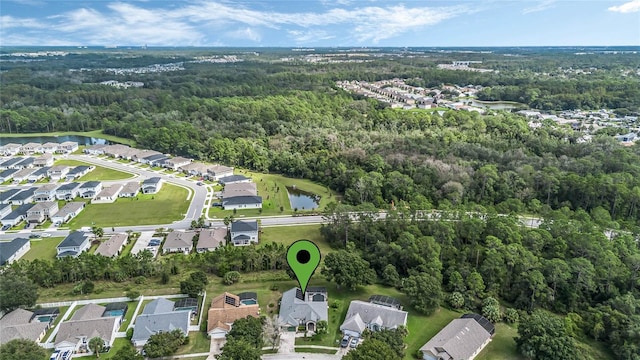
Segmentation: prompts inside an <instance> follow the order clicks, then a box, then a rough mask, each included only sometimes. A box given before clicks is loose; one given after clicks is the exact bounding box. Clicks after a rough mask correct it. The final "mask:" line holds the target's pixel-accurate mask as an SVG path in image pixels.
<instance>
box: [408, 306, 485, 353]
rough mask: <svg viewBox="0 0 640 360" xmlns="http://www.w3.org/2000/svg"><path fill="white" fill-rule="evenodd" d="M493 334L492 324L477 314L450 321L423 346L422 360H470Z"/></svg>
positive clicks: (421, 349)
mask: <svg viewBox="0 0 640 360" xmlns="http://www.w3.org/2000/svg"><path fill="white" fill-rule="evenodd" d="M494 332H495V328H494V326H493V324H491V323H490V322H489V321H488V320H487V319H485V318H484V317H482V316H480V315H477V314H466V315H463V316H462V318H460V319H454V320H452V321H451V322H450V323H449V324H447V326H445V327H444V328H443V329H442V330H440V332H439V333H437V334H436V335H435V336H434V337H432V338H431V340H429V341H428V342H427V343H426V344H424V345H423V346H422V347H421V348H420V351H421V352H422V358H423V359H424V360H472V359H474V358H475V357H476V356H478V354H479V353H480V351H482V349H484V348H485V346H487V344H489V342H490V341H491V337H492V336H493V334H494Z"/></svg>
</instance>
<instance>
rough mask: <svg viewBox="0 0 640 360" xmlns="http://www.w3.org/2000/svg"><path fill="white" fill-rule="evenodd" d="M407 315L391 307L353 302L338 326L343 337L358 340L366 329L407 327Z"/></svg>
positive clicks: (358, 301)
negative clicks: (352, 337)
mask: <svg viewBox="0 0 640 360" xmlns="http://www.w3.org/2000/svg"><path fill="white" fill-rule="evenodd" d="M407 315H408V313H407V312H406V311H402V310H398V309H395V308H393V307H389V306H384V305H378V304H372V303H370V302H365V301H360V300H354V301H352V302H351V304H349V310H347V316H346V317H345V320H344V322H343V323H342V325H340V330H341V331H342V333H343V334H344V335H348V336H354V337H358V338H359V337H360V336H361V335H362V332H363V331H364V330H366V329H368V330H370V331H380V330H384V329H391V330H392V329H397V328H398V327H399V326H407Z"/></svg>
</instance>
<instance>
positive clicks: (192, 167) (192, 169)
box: [178, 162, 209, 176]
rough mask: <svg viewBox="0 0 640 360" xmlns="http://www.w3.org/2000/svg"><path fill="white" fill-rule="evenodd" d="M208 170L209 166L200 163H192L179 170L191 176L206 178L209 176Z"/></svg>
mask: <svg viewBox="0 0 640 360" xmlns="http://www.w3.org/2000/svg"><path fill="white" fill-rule="evenodd" d="M207 168H209V165H207V164H203V163H200V162H192V163H190V164H188V165H183V166H180V168H178V170H180V171H182V172H183V173H185V174H187V175H189V176H205V175H207Z"/></svg>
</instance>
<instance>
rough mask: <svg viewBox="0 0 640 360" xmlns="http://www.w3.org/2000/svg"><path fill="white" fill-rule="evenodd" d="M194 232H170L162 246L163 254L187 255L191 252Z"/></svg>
mask: <svg viewBox="0 0 640 360" xmlns="http://www.w3.org/2000/svg"><path fill="white" fill-rule="evenodd" d="M195 236H196V232H195V231H176V230H174V231H172V232H170V233H169V234H168V235H167V238H166V239H165V241H164V245H163V246H162V252H163V254H167V253H176V252H181V253H184V254H188V253H190V252H191V250H193V238H194V237H195Z"/></svg>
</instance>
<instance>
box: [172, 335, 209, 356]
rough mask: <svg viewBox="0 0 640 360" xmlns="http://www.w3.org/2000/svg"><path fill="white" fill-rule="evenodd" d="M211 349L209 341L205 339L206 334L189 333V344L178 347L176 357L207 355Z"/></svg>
mask: <svg viewBox="0 0 640 360" xmlns="http://www.w3.org/2000/svg"><path fill="white" fill-rule="evenodd" d="M210 347H211V341H210V340H209V339H208V338H207V334H206V333H203V332H200V331H198V332H190V333H189V343H188V344H186V345H182V346H180V348H179V349H178V351H176V355H182V354H200V353H208V352H209V349H210Z"/></svg>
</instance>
